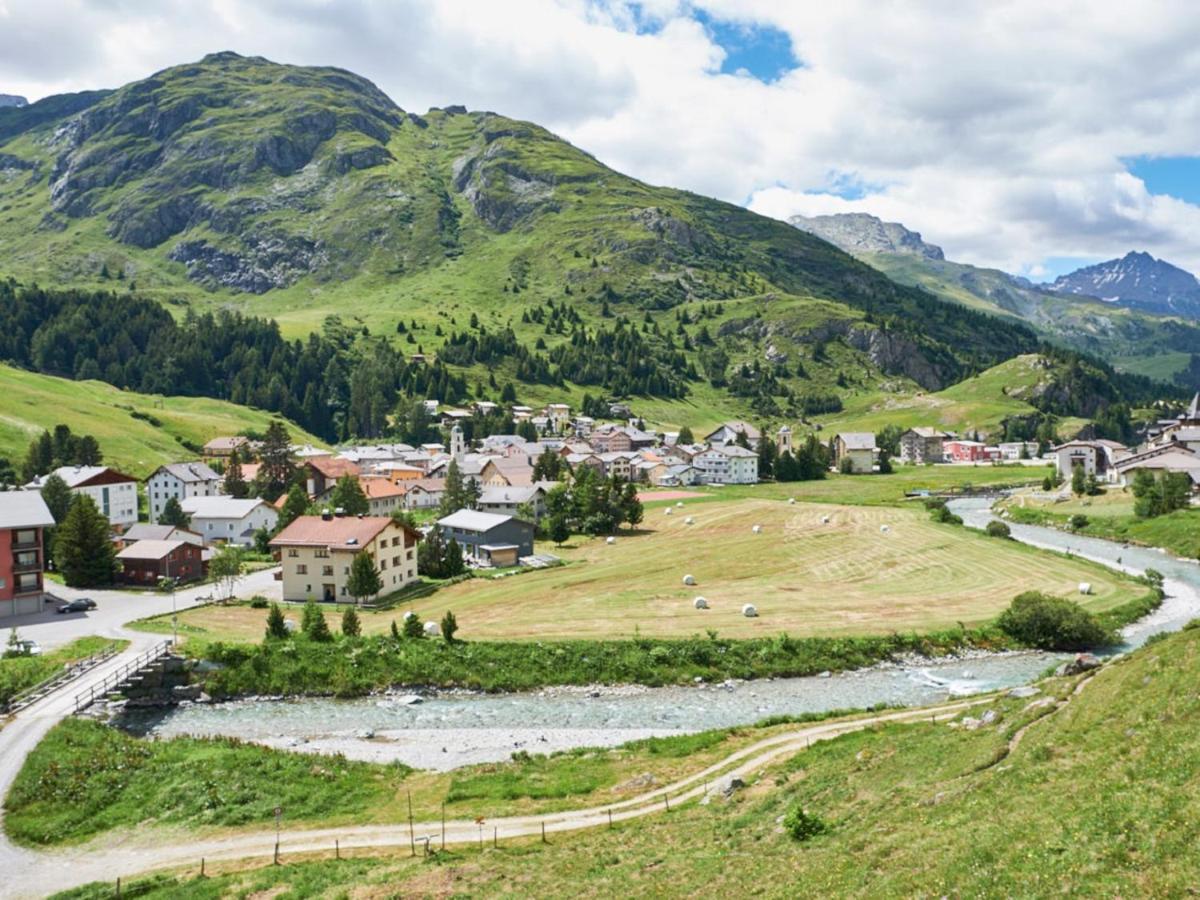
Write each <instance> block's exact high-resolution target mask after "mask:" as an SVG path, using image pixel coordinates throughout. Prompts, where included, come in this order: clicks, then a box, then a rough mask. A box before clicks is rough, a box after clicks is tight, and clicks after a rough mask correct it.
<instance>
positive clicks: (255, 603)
mask: <svg viewBox="0 0 1200 900" xmlns="http://www.w3.org/2000/svg"><path fill="white" fill-rule="evenodd" d="M270 605H271V603H270V601H268V600H267V598H266V597H263V596H260V595H257V594H256V595H255V596H253V597H251V598H250V608H251V609H266V608H267V607H268V606H270Z"/></svg>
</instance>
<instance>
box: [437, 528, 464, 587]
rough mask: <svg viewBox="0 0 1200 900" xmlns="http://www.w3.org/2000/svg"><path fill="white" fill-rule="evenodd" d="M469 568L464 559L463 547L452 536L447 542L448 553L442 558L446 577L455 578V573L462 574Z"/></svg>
mask: <svg viewBox="0 0 1200 900" xmlns="http://www.w3.org/2000/svg"><path fill="white" fill-rule="evenodd" d="M466 570H467V564H466V563H465V562H464V561H463V552H462V547H461V546H459V543H458V541H456V540H455V539H454V538H450V540H449V541H447V542H446V554H445V556H444V557H443V558H442V571H443V572H444V573H445V577H446V578H453V577H454V576H455V575H461V574H462V573H463V572H465V571H466Z"/></svg>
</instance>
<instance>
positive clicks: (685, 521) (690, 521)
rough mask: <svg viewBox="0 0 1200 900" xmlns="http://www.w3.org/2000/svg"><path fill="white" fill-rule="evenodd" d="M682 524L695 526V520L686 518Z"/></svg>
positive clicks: (689, 517)
mask: <svg viewBox="0 0 1200 900" xmlns="http://www.w3.org/2000/svg"><path fill="white" fill-rule="evenodd" d="M683 524H684V525H695V524H696V520H695V519H693V518H692V517H691V516H688V517H687V518H686V519H684V520H683Z"/></svg>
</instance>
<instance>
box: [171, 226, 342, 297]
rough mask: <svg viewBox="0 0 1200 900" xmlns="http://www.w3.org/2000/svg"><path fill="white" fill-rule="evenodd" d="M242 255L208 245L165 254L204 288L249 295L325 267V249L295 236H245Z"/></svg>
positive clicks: (179, 246)
mask: <svg viewBox="0 0 1200 900" xmlns="http://www.w3.org/2000/svg"><path fill="white" fill-rule="evenodd" d="M242 244H243V247H244V250H242V251H241V252H237V251H232V250H225V249H221V248H218V247H214V246H212V245H211V244H209V243H208V242H207V241H203V240H201V241H182V242H180V243H179V244H177V245H175V247H174V248H173V249H172V250H171V252H170V253H169V254H168V256H169V258H170V259H172V260H174V261H176V262H181V263H183V264H184V265H185V266H187V273H188V277H189V278H191V279H192V280H193V281H197V282H199V283H201V284H203V285H205V286H206V287H210V288H218V287H228V288H233V289H234V290H238V291H246V292H247V293H251V294H263V293H266V292H267V291H269V290H271V289H272V288H281V287H287V286H288V285H290V284H294V283H295V282H296V281H297V280H298V279H300V278H302V277H303V276H305V275H308V274H310V273H312V272H316V271H318V270H319V269H320V268H322V267H323V266H325V265H327V264H328V262H329V260H328V257H327V254H326V251H325V248H324V247H323V246H322V245H321V244H320V243H317V242H314V241H311V240H308V239H307V238H302V237H297V236H295V235H283V234H269V235H247V236H246V237H244V238H243V239H242Z"/></svg>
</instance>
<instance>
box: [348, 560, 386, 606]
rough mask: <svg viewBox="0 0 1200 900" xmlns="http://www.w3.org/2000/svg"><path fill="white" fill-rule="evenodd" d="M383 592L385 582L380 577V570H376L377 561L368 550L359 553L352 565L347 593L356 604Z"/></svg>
mask: <svg viewBox="0 0 1200 900" xmlns="http://www.w3.org/2000/svg"><path fill="white" fill-rule="evenodd" d="M381 590H383V580H382V579H381V578H380V577H379V570H378V569H376V568H375V560H373V559H372V558H371V554H370V553H368V552H367V551H366V550H360V551H358V553H356V554H354V561H353V562H351V563H350V577H349V578H348V579H347V580H346V593H348V594H349V595H350V596H351V597H353V598H354V601H355V602H356V603H361V602H362V601H363V600H365V599H367V598H368V597H374V596H375V595H376V594H378V593H379V592H380V591H381Z"/></svg>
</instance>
